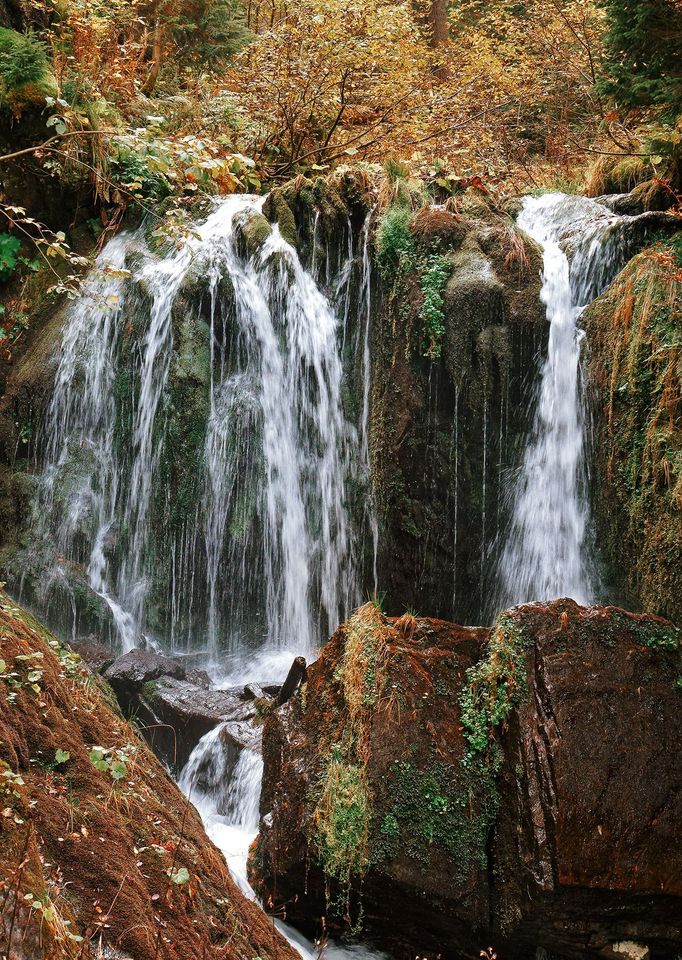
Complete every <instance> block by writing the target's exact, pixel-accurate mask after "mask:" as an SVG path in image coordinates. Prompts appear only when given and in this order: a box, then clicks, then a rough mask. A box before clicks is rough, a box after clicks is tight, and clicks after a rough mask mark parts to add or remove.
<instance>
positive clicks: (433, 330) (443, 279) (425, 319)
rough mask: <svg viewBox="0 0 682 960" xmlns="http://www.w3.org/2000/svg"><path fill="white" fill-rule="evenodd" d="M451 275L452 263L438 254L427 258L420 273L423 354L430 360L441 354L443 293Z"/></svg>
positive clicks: (443, 327)
mask: <svg viewBox="0 0 682 960" xmlns="http://www.w3.org/2000/svg"><path fill="white" fill-rule="evenodd" d="M451 273H452V261H451V260H449V259H448V258H447V257H444V256H442V255H440V254H432V255H431V256H429V257H427V259H426V263H425V265H424V268H423V270H422V273H421V288H422V294H423V296H424V302H423V304H422V309H421V314H420V316H421V321H422V329H423V331H424V341H425V342H424V346H423V353H424V356H425V357H428V358H429V359H430V360H437V359H438V358H439V357H440V354H441V348H442V341H443V334H444V333H445V322H444V313H443V302H444V293H445V287H446V285H447V282H448V280H449V279H450V274H451Z"/></svg>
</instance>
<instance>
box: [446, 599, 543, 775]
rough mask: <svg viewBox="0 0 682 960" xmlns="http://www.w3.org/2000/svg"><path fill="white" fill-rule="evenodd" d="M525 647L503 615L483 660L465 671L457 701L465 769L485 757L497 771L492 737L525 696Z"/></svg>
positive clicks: (497, 758) (522, 636)
mask: <svg viewBox="0 0 682 960" xmlns="http://www.w3.org/2000/svg"><path fill="white" fill-rule="evenodd" d="M527 644H528V641H527V639H526V638H525V637H524V635H523V632H522V631H521V630H520V629H519V627H518V626H517V624H516V623H515V622H514V621H513V620H512V619H511V617H509V616H508V615H506V614H502V616H500V617H499V618H498V620H497V623H496V625H495V629H494V630H493V632H492V635H491V637H490V640H489V642H488V648H487V652H486V656H485V657H484V658H483V659H482V660H480V661H479V662H478V663H477V664H475V665H474V666H473V667H470V668H469V670H467V685H466V687H465V689H464V691H463V692H462V695H461V696H460V701H459V705H460V710H461V715H462V726H463V727H464V737H465V740H466V742H467V750H466V754H465V757H464V761H463V763H464V765H465V766H472V765H474V764H475V763H476V762H477V761H478V759H479V758H480V757H484V758H485V759H486V763H487V766H488V768H489V769H490V771H491V773H492V774H496V773H497V772H498V771H499V766H500V763H501V756H500V754H499V750H497V749H495V748H496V747H497V744H496V743H495V740H494V735H495V731H496V729H497V728H498V727H499V726H500V725H501V724H502V723H504V721H505V720H506V719H507V717H508V716H509V714H510V713H511V711H512V709H513V708H514V707H515V706H517V705H518V704H519V703H520V702H522V700H523V699H524V697H525V696H526V694H527V692H528V682H527V678H526V659H525V654H526V647H527Z"/></svg>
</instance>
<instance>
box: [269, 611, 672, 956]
mask: <svg viewBox="0 0 682 960" xmlns="http://www.w3.org/2000/svg"><path fill="white" fill-rule="evenodd" d="M679 672H680V631H679V630H678V629H677V628H675V627H674V626H673V625H672V624H671V623H669V622H668V621H665V620H662V619H661V618H658V617H653V616H647V615H638V614H631V613H628V612H626V611H624V610H621V609H618V608H615V607H581V606H579V605H578V604H576V603H575V602H574V601H572V600H557V601H554V602H552V603H536V604H527V605H525V606H521V607H517V608H514V609H513V610H511V611H509V612H507V613H506V614H503V615H502V616H501V617H500V618H498V621H497V624H496V626H495V627H494V628H493V629H492V630H488V629H482V628H481V629H476V628H463V627H457V626H455V625H452V624H447V623H444V622H442V621H437V620H428V619H424V618H416V617H414V616H412V615H409V614H406V615H405V616H403V617H401V618H388V617H385V616H384V615H383V614H381V613H380V612H379V611H377V610H376V608H372V605H369V604H368V605H366V606H365V607H363V608H361V610H360V611H358V612H357V613H356V614H354V616H353V617H351V619H350V620H349V621H348V622H347V623H346V624H343V625H342V626H341V627H340V628H339V630H338V631H337V633H336V634H335V636H334V637H333V638H332V640H331V641H330V642H329V643H328V644H327V646H326V647H324V648H323V650H322V653H321V656H320V658H319V660H318V661H316V662H315V663H313V664H312V665H311V666H309V668H308V673H307V681H306V683H305V684H304V686H303V687H302V688H301V690H300V692H299V693H298V694H297V695H296V696H295V697H294V698H293V699H292V700H291V701H289V702H288V703H287V704H285V705H284V706H282V707H279V708H277V709H275V710H274V711H273V712H272V713H271V715H270V716H269V717H268V719H267V720H266V724H265V728H264V740H263V758H264V778H263V788H262V794H261V808H260V812H261V824H260V834H259V838H258V841H257V842H256V844H255V845H254V848H253V850H252V855H251V861H250V871H251V878H252V882H253V883H254V884H255V885H256V888H257V889H258V892H259V893H260V895H261V896H262V897H264V898H265V897H272V898H273V899H274V902H275V905H276V906H277V905H280V906H283V905H284V904H286V905H287V913H288V916H289V918H290V919H292V920H293V921H294V922H295V923H297V924H298V925H301V926H302V927H303V928H304V929H306V930H307V931H308V932H309V933H310V934H311V935H315V934H319V932H320V930H319V927H318V926H317V923H318V922H319V918H320V917H324V918H325V919H324V924H325V929H328V930H329V931H330V932H332V933H334V934H339V933H342V932H343V931H344V930H345V929H347V928H348V925H349V924H352V923H354V922H356V921H357V920H358V918H360V917H362V923H363V930H364V932H363V936H366V937H367V938H368V940H369V941H370V942H372V943H374V944H376V945H377V946H378V947H379V948H381V949H385V950H388V951H389V952H391V953H392V954H394V955H397V956H403V955H406V956H407V955H411V956H414V955H415V954H418V955H419V956H420V957H426V958H429V960H431V958H435V957H436V956H440V957H442V958H443V960H449V958H451V960H455V958H459V957H461V956H462V955H467V956H468V955H472V956H476V955H477V954H478V950H480V948H481V944H488V943H494V944H495V949H496V950H497V951H499V956H502V957H504V958H505V960H527V958H528V957H529V956H533V955H534V952H535V950H536V948H538V947H542V948H543V949H544V950H545V951H547V952H548V953H549V955H552V956H554V955H558V956H560V957H562V958H568V960H579V958H588V957H589V958H597V957H599V956H613V957H614V958H615V957H618V956H619V955H622V956H623V957H628V960H630V957H632V960H635V957H637V960H639V955H638V954H637V953H636V952H633V951H636V950H639V949H640V947H639V945H646V946H645V947H644V949H645V951H646V950H650V951H651V955H652V956H653V957H661V958H663V957H672V956H674V955H675V954H676V953H678V952H680V950H681V949H682V843H681V842H680V841H681V840H682V836H681V824H682V769H681V767H680V764H676V763H671V757H674V756H678V755H679V744H680V742H682V713H681V711H680V710H679V696H680V694H679V690H678V689H677V685H678V683H677V678H678V676H679ZM387 902H390V903H391V910H390V911H387V910H386V903H387ZM624 943H627V944H629V945H628V947H627V949H626V948H625V947H622V946H621V945H622V944H624ZM630 944H634V945H635V946H630ZM608 951H611V952H610V953H609V952H608ZM614 951H620V953H619V952H614ZM628 951H629V953H628ZM646 956H647V953H646V952H645V953H643V954H642V960H643V958H644V957H646Z"/></svg>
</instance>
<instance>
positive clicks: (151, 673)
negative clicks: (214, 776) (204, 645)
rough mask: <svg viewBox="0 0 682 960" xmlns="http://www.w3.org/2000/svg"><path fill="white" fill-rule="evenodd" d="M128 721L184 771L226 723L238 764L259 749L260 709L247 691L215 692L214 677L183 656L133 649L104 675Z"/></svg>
mask: <svg viewBox="0 0 682 960" xmlns="http://www.w3.org/2000/svg"><path fill="white" fill-rule="evenodd" d="M104 677H105V679H106V680H108V682H109V683H110V684H111V686H112V687H113V689H114V692H115V694H116V697H117V699H118V701H119V704H120V706H121V709H122V710H123V712H124V714H125V715H126V716H131V715H134V716H135V717H136V718H137V720H138V722H140V723H141V724H142V725H143V731H144V734H145V738H146V739H147V741H148V743H149V745H150V746H151V747H152V748H153V750H154V752H155V753H156V754H157V755H158V756H159V757H161V759H163V760H164V761H165V762H166V763H167V764H168V765H169V766H171V767H172V768H173V769H174V770H181V769H182V768H183V767H184V765H185V763H186V762H187V760H188V758H189V755H190V753H191V752H192V750H193V749H194V747H195V746H196V745H197V743H198V742H199V740H200V739H201V738H202V737H203V736H204V734H206V733H208V732H209V730H212V729H213V728H214V727H216V726H218V724H220V723H223V724H225V726H224V728H223V731H222V740H223V743H224V744H225V749H226V751H228V752H229V753H230V756H231V757H232V759H234V760H236V758H237V756H238V754H239V751H240V750H241V749H243V748H244V747H246V746H249V747H254V746H258V744H259V742H260V727H256V726H254V724H253V720H254V718H255V717H256V716H257V712H258V704H256V703H255V702H254V700H253V698H249V696H248V695H247V694H246V693H245V692H244V691H243V690H242V689H235V690H215V689H212V687H211V681H210V678H209V677H208V675H207V674H206V673H205V672H204V671H201V670H196V669H193V668H192V660H191V658H189V660H188V662H186V661H185V659H183V658H179V657H167V656H163V655H162V654H157V653H153V652H150V651H146V650H139V649H135V650H131V651H130V652H129V653H126V654H124V655H123V656H121V657H119V658H118V659H117V660H116V661H115V662H114V663H113V664H112V665H111V666H110V667H108V668H107V669H106V670H105V672H104Z"/></svg>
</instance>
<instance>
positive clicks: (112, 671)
mask: <svg viewBox="0 0 682 960" xmlns="http://www.w3.org/2000/svg"><path fill="white" fill-rule="evenodd" d="M185 674H186V669H185V665H184V664H183V662H182V661H181V660H179V659H177V658H176V657H166V656H164V655H163V654H161V653H154V652H153V651H150V650H141V649H139V648H138V647H136V648H135V649H134V650H129V651H128V653H124V654H123V655H122V656H120V657H119V658H118V659H117V660H115V661H114V662H113V663H112V664H111V666H110V667H108V668H107V669H106V670H105V672H104V676H105V677H106V679H107V680H108V681H109V683H110V684H111V686H112V687H113V688H114V692H115V693H116V696H117V697H118V699H119V702H120V704H121V709H122V710H123V711H124V712H125V711H126V708H127V707H128V708H131V707H132V706H133V701H134V700H135V698H136V695H137V693H138V691H139V689H140V688H141V687H142V686H143V684H145V683H150V682H151V681H153V680H158V679H159V677H175V678H176V679H178V680H184V678H185Z"/></svg>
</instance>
